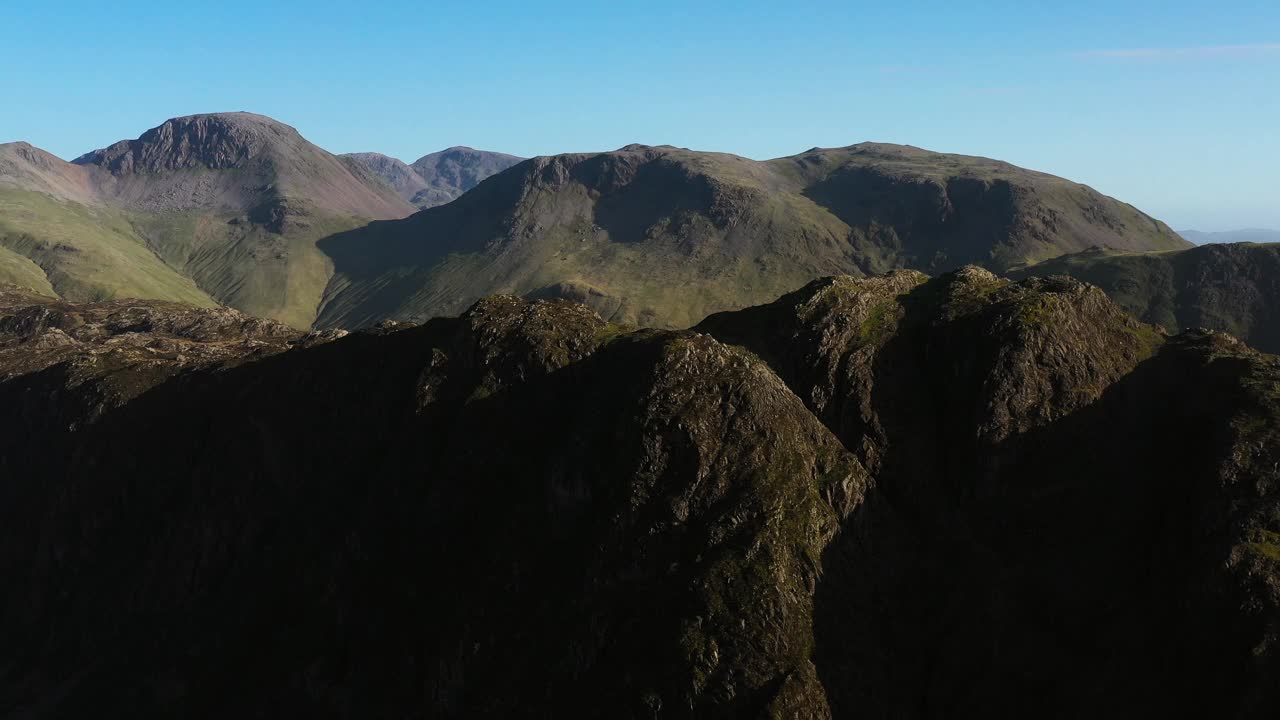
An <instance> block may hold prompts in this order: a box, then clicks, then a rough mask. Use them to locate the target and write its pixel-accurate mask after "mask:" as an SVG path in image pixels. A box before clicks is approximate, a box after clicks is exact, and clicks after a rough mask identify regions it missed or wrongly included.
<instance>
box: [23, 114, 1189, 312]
mask: <svg viewBox="0 0 1280 720" xmlns="http://www.w3.org/2000/svg"><path fill="white" fill-rule="evenodd" d="M422 207H425V208H427V209H425V210H421V211H419V209H420V208H422ZM1094 245H1100V246H1104V247H1107V248H1110V249H1113V250H1117V251H1157V250H1171V249H1180V248H1183V247H1187V246H1188V245H1189V243H1187V242H1186V241H1185V240H1182V239H1181V238H1179V237H1178V236H1177V235H1176V234H1174V233H1173V232H1172V231H1170V230H1169V229H1168V228H1167V227H1165V226H1164V225H1163V224H1162V223H1160V222H1158V221H1156V220H1154V219H1152V218H1150V217H1148V216H1146V215H1144V214H1143V213H1141V212H1139V211H1138V210H1136V209H1134V208H1132V207H1130V206H1128V205H1126V204H1124V203H1121V202H1119V201H1116V200H1113V199H1111V198H1107V197H1105V196H1103V195H1100V194H1099V193H1097V192H1095V191H1093V190H1091V189H1090V188H1087V187H1085V186H1083V185H1078V184H1076V183H1072V182H1069V181H1066V180H1063V179H1060V178H1055V177H1052V176H1049V175H1045V174H1042V173H1036V172H1032V171H1029V170H1023V169H1021V168H1017V167H1014V166H1012V165H1009V164H1007V163H1002V162H997V161H994V160H986V159H983V158H975V157H966V156H959V155H944V154H939V153H932V152H927V151H924V150H920V149H917V148H912V147H905V146H892V145H877V144H863V145H855V146H851V147H847V148H837V149H816V148H815V149H814V150H811V151H809V152H806V153H801V154H800V155H796V156H794V157H789V158H780V159H777V160H770V161H765V162H759V161H754V160H748V159H746V158H742V157H737V156H733V155H725V154H719V153H705V152H695V151H691V150H684V149H677V148H672V147H647V146H640V145H636V146H628V147H626V148H623V149H621V150H618V151H616V152H606V153H594V154H571V155H557V156H551V157H539V158H534V159H531V160H526V161H519V159H518V158H516V157H514V156H510V155H502V154H499V153H489V152H483V151H476V150H472V149H469V148H462V147H454V148H450V149H448V150H445V151H442V152H439V153H433V154H430V155H427V156H424V157H422V158H420V159H419V160H417V161H416V162H414V163H413V164H412V165H409V164H405V163H403V162H400V161H399V160H395V159H393V158H390V157H387V156H383V155H377V154H374V153H360V154H354V155H343V156H335V155H332V154H330V153H328V152H326V151H325V150H323V149H321V148H319V147H317V146H315V145H314V144H312V143H310V142H308V141H307V140H306V139H304V138H303V137H302V136H301V135H300V134H299V133H298V132H297V131H296V130H294V129H293V128H291V127H289V126H287V125H284V124H282V123H279V122H276V121H274V120H271V119H270V118H265V117H262V116H260V115H253V114H249V113H221V114H211V115H195V116H189V117H183V118H175V119H173V120H169V121H167V122H165V123H163V124H161V125H160V126H158V127H156V128H154V129H152V130H149V131H147V132H146V133H144V134H143V135H142V136H141V137H139V138H138V139H136V140H127V141H122V142H119V143H116V144H114V145H111V146H109V147H107V148H105V149H102V150H98V151H95V152H91V153H89V154H87V155H85V156H83V157H81V158H79V159H77V160H76V161H75V162H74V163H67V162H63V161H62V160H60V159H58V158H56V157H54V156H52V155H49V154H48V153H44V152H43V151H40V150H38V149H36V148H32V147H31V146H29V145H25V144H22V143H13V144H9V145H0V281H7V282H12V283H15V284H18V285H22V286H25V287H28V288H31V289H33V290H35V291H37V292H40V293H43V294H46V295H50V296H56V297H59V298H62V299H66V300H73V301H84V300H99V299H113V298H126V297H135V298H144V299H156V300H176V301H181V302H187V303H192V304H196V305H204V306H216V305H224V306H229V307H232V308H236V309H238V310H241V311H243V312H247V313H249V314H252V315H255V316H261V317H269V318H273V319H277V320H280V321H283V322H286V323H288V324H290V325H292V326H294V327H297V328H299V329H305V328H310V327H313V326H314V327H339V326H342V327H358V326H364V325H369V324H373V323H377V322H380V321H382V320H387V319H394V320H406V319H412V320H421V319H425V318H429V317H432V316H436V315H450V314H456V313H458V312H461V311H462V310H464V309H465V308H466V307H467V306H468V305H470V304H471V303H472V302H474V301H475V300H476V299H478V298H480V297H483V296H486V295H490V294H493V293H512V294H516V295H520V296H526V297H531V298H549V297H564V298H570V299H576V300H580V301H583V302H586V303H588V304H589V305H590V306H591V307H593V308H594V309H595V310H597V311H598V312H600V313H601V314H602V315H604V316H605V317H606V318H607V319H610V320H617V321H626V322H633V323H638V324H643V325H650V326H657V327H687V326H690V325H692V324H694V323H696V322H698V321H699V320H701V319H702V318H703V317H705V316H707V315H708V314H710V313H713V312H718V311H721V310H730V309H736V308H741V307H745V306H749V305H754V304H757V303H761V302H765V301H768V300H769V299H770V298H773V297H776V296H778V295H780V294H781V293H783V292H787V291H789V290H791V289H793V288H795V287H797V286H799V285H803V284H804V283H806V282H809V281H810V280H813V279H814V278H817V277H821V276H824V275H832V274H850V275H855V276H864V275H874V274H877V273H880V272H884V271H886V270H890V269H894V268H911V269H917V270H921V271H923V272H926V273H931V274H933V273H939V272H945V271H947V270H950V269H954V268H957V267H960V266H962V265H965V264H970V263H974V264H979V265H982V266H984V267H987V268H990V269H992V270H996V271H1003V270H1005V269H1007V268H1009V267H1013V266H1017V265H1023V264H1026V263H1030V262H1036V261H1040V260H1045V259H1050V258H1054V257H1057V256H1059V255H1063V254H1066V253H1072V252H1077V251H1081V250H1084V249H1086V248H1089V247H1092V246H1094Z"/></svg>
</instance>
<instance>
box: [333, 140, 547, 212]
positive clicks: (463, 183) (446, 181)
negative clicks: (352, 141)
mask: <svg viewBox="0 0 1280 720" xmlns="http://www.w3.org/2000/svg"><path fill="white" fill-rule="evenodd" d="M341 157H342V159H343V160H345V161H349V162H354V163H357V164H359V165H361V166H363V167H365V168H366V169H367V170H368V171H369V172H372V173H373V174H375V175H377V176H378V177H380V178H382V179H383V180H384V181H386V183H387V184H389V185H390V186H391V187H393V188H394V189H395V191H396V194H398V195H399V196H400V197H401V198H403V199H404V200H407V201H409V202H410V203H413V205H414V206H415V207H419V208H429V207H435V206H437V205H444V204H446V203H449V202H452V201H453V200H455V199H457V198H458V196H459V195H461V194H462V193H464V192H466V191H468V190H470V189H471V188H473V187H475V186H476V185H479V184H480V181H481V180H484V179H485V178H487V177H489V176H490V175H495V174H497V173H499V172H502V171H503V170H506V169H507V168H509V167H511V166H512V165H515V164H516V163H518V162H520V161H521V160H523V159H524V158H518V157H516V156H515V155H506V154H503V153H496V152H487V151H484V150H474V149H472V148H469V147H461V146H459V147H451V148H448V149H446V150H441V151H440V152H435V153H431V154H430V155H424V156H422V157H420V158H418V159H417V160H415V161H414V162H413V164H412V165H408V164H405V163H404V162H403V161H400V160H397V159H395V158H393V157H387V156H386V155H382V154H380V153H351V154H348V155H343V156H341Z"/></svg>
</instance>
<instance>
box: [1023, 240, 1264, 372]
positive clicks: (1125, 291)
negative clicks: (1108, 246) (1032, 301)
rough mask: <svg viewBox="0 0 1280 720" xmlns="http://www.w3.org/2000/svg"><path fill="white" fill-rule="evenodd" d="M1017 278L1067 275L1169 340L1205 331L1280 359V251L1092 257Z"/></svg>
mask: <svg viewBox="0 0 1280 720" xmlns="http://www.w3.org/2000/svg"><path fill="white" fill-rule="evenodd" d="M1016 274H1017V275H1023V276H1029V275H1056V274H1061V275H1071V276H1073V277H1077V278H1080V279H1081V280H1084V281H1086V282H1089V283H1093V284H1095V285H1097V286H1099V287H1101V288H1102V289H1103V290H1105V291H1106V292H1107V294H1108V295H1110V296H1111V299H1112V300H1115V301H1116V303H1118V304H1119V305H1120V306H1121V307H1123V308H1124V309H1125V310H1127V311H1129V312H1130V313H1132V314H1133V315H1134V316H1135V317H1138V318H1141V319H1142V320H1144V321H1146V322H1150V323H1156V324H1159V325H1163V326H1164V327H1165V328H1167V329H1169V330H1170V331H1172V332H1176V331H1178V330H1180V329H1182V328H1196V327H1203V328H1209V329H1212V330H1220V331H1223V332H1228V333H1231V334H1232V335H1235V336H1237V337H1239V338H1242V339H1243V340H1245V341H1246V342H1248V343H1249V344H1250V345H1252V346H1254V347H1256V348H1258V349H1260V350H1263V351H1265V352H1270V353H1277V352H1280V245H1255V244H1252V243H1240V244H1213V245H1205V246H1202V247H1197V248H1193V249H1190V250H1184V251H1180V252H1167V253H1146V254H1125V253H1116V252H1111V251H1106V250H1102V249H1094V250H1090V251H1087V252H1082V253H1077V254H1073V255H1067V256H1064V257H1061V258H1057V259H1055V260H1051V261H1048V262H1044V263H1040V264H1037V265H1032V266H1030V267H1027V268H1024V269H1021V270H1019V271H1017V273H1016Z"/></svg>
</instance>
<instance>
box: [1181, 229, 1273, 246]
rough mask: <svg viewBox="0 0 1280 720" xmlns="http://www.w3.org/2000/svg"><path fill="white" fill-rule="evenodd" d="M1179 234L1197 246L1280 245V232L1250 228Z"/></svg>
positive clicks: (1185, 231)
mask: <svg viewBox="0 0 1280 720" xmlns="http://www.w3.org/2000/svg"><path fill="white" fill-rule="evenodd" d="M1178 234H1179V235H1181V236H1182V237H1184V238H1186V239H1188V240H1190V241H1191V242H1193V243H1195V244H1197V245H1205V244H1207V243H1244V242H1251V243H1280V230H1264V229H1262V228H1248V229H1245V230H1227V231H1223V232H1200V231H1199V230H1179V231H1178Z"/></svg>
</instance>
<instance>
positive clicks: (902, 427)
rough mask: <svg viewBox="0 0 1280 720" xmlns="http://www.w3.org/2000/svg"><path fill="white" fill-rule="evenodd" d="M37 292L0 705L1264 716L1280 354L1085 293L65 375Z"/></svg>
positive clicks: (1271, 704) (1275, 594) (497, 307)
mask: <svg viewBox="0 0 1280 720" xmlns="http://www.w3.org/2000/svg"><path fill="white" fill-rule="evenodd" d="M485 187H487V184H486V185H482V187H481V190H484V188H485ZM454 205H458V203H455V204H454ZM33 302H34V303H35V305H34V306H32V305H30V303H33ZM44 307H47V304H46V303H43V302H42V301H38V300H32V299H31V298H30V297H29V296H24V297H19V298H17V299H14V300H12V301H6V302H0V378H3V380H0V463H4V465H3V466H2V468H0V469H3V470H5V471H7V473H6V474H7V476H8V477H11V478H13V479H14V480H13V481H12V482H9V483H6V484H5V485H4V486H3V487H2V488H0V492H3V493H4V495H3V497H0V500H3V502H0V514H2V515H0V561H2V562H4V563H5V566H6V567H8V568H12V570H11V571H10V574H11V577H12V578H13V579H14V584H15V587H17V588H21V589H22V590H20V591H19V592H16V593H12V594H10V595H9V596H8V597H7V598H6V599H5V601H4V604H3V605H0V647H3V648H5V649H6V652H7V653H9V655H8V656H6V657H4V658H3V660H4V662H0V708H4V709H5V710H6V711H8V712H10V713H15V712H21V711H28V712H32V713H36V714H50V715H53V714H57V715H66V714H72V715H74V714H84V713H85V712H94V713H98V714H103V713H106V714H112V712H113V711H115V710H117V709H119V710H124V709H126V708H127V709H128V711H129V712H133V713H135V714H138V713H140V714H157V713H159V714H174V715H184V716H192V715H194V716H219V717H221V716H228V715H243V714H254V713H260V712H263V711H264V708H270V709H271V710H272V711H274V712H275V713H276V714H286V715H298V714H304V715H308V716H322V717H330V716H335V717H336V716H350V715H359V716H397V717H403V716H419V717H512V716H539V717H541V716H547V715H553V714H554V715H567V716H602V717H636V718H640V717H645V718H649V717H653V716H654V715H659V716H673V717H802V718H803V717H808V718H826V717H867V716H870V717H905V718H913V717H955V716H970V715H973V716H978V715H982V716H996V717H999V716H1007V717H1027V716H1031V717H1043V716H1049V717H1059V716H1061V717H1080V716H1085V715H1088V716H1103V717H1112V716H1114V717H1129V716H1132V715H1134V714H1158V715H1177V716H1214V717H1259V718H1261V717H1271V716H1274V714H1275V711H1276V710H1277V707H1280V687H1278V686H1277V683H1276V678H1277V677H1280V666H1278V664H1280V661H1278V660H1277V656H1276V652H1275V641H1276V632H1277V627H1280V581H1278V578H1280V498H1278V497H1277V495H1276V493H1277V490H1278V489H1280V475H1278V474H1277V471H1276V467H1277V465H1276V463H1277V461H1280V367H1278V366H1277V365H1276V363H1275V361H1274V359H1273V358H1269V357H1267V356H1263V355H1259V354H1257V353H1255V352H1253V351H1251V350H1249V349H1248V348H1247V347H1245V346H1243V345H1242V344H1241V343H1239V342H1238V341H1235V340H1233V339H1231V338H1229V337H1227V336H1224V335H1219V334H1205V333H1188V334H1184V335H1182V336H1178V337H1176V338H1167V337H1165V336H1163V335H1162V334H1161V333H1159V332H1157V331H1156V330H1155V329H1153V328H1151V327H1149V326H1146V325H1143V324H1141V323H1138V322H1136V321H1134V320H1133V319H1132V318H1130V317H1129V316H1127V315H1126V314H1125V313H1124V312H1123V311H1121V310H1120V309H1119V308H1117V307H1116V306H1115V305H1114V304H1113V303H1111V302H1110V301H1109V300H1108V299H1107V298H1106V296H1105V295H1104V294H1103V293H1101V292H1100V291H1099V290H1097V289H1096V288H1091V287H1089V286H1086V285H1083V284H1082V283H1079V282H1076V281H1073V280H1070V279H1061V278H1059V279H1051V280H1044V279H1031V280H1026V281H1023V282H1020V283H1010V282H1008V281H1005V280H1001V279H999V278H996V277H995V276H993V275H991V274H990V273H987V272H985V271H982V270H979V269H976V268H967V269H964V270H962V271H960V272H958V273H955V274H951V275H948V276H945V277H943V278H939V279H935V280H927V279H926V278H924V277H923V276H921V275H920V274H918V273H912V272H899V273H895V274H892V275H888V276H883V277H874V278H864V279H855V278H850V277H837V278H831V279H827V280H822V281H818V282H815V283H813V284H811V285H809V286H807V287H805V288H804V289H802V290H800V291H797V292H794V293H792V294H789V295H787V296H785V297H783V298H782V299H780V300H778V301H776V302H774V303H772V304H770V305H766V306H761V307H757V308H752V309H749V310H745V311H740V312H735V313H725V314H720V315H716V316H713V317H712V318H709V319H708V320H707V321H706V322H704V323H703V324H702V325H700V326H699V328H698V330H697V331H684V332H669V331H654V330H647V331H630V330H628V329H627V328H624V327H620V326H617V325H611V324H608V323H606V322H605V321H603V320H602V319H601V318H599V317H598V316H597V315H595V314H594V313H592V312H590V311H589V310H588V309H586V308H584V307H581V306H578V305H573V304H570V303H565V302H563V301H541V302H534V303H530V302H526V301H522V300H518V299H516V298H512V297H496V298H488V299H485V300H483V301H481V302H479V303H477V304H476V305H475V306H474V307H472V308H471V309H470V310H469V311H468V312H467V313H466V314H465V315H464V316H462V317H461V318H457V319H439V320H433V321H431V322H429V323H427V324H425V325H423V326H420V327H412V328H408V329H403V330H399V331H389V330H387V329H380V330H378V331H376V332H369V333H358V334H355V335H351V336H348V337H345V338H342V339H340V340H337V341H336V342H328V343H323V344H320V345H318V346H316V347H309V348H303V347H297V346H299V345H305V344H308V343H314V342H317V341H319V340H320V339H311V340H298V339H296V338H295V339H292V340H289V341H286V344H287V343H290V342H291V343H293V345H294V346H295V349H293V350H287V351H283V347H282V346H281V344H280V343H279V342H277V341H265V340H264V341H263V342H264V343H265V344H266V346H267V349H266V350H265V351H264V352H263V353H262V355H265V357H262V358H260V359H257V360H256V361H253V362H244V360H246V359H248V358H246V357H245V356H244V355H242V354H240V353H241V352H242V351H236V352H232V353H229V354H227V355H224V356H223V357H222V358H221V359H220V360H214V361H212V362H197V363H195V364H193V365H191V366H184V365H180V364H175V359H174V357H175V356H173V355H163V354H162V355H160V356H158V357H157V358H155V359H151V358H148V357H146V356H145V355H139V356H132V358H131V359H130V358H129V357H126V358H125V360H124V361H122V362H119V363H104V362H97V363H87V362H80V361H78V360H77V358H80V357H83V354H84V353H101V352H103V350H104V348H105V346H106V344H108V343H111V342H117V343H118V342H122V340H123V339H125V338H127V339H128V342H129V343H131V344H132V346H137V345H139V344H141V345H144V346H145V345H147V344H148V343H150V342H152V341H153V340H152V338H153V336H160V337H157V338H156V339H157V340H159V339H164V340H166V341H169V342H172V340H169V339H168V338H165V337H163V336H165V335H166V334H168V335H172V334H173V330H172V329H171V328H179V327H188V326H189V325H190V323H189V322H188V323H166V322H164V321H163V320H162V319H161V318H153V319H152V320H150V321H149V322H150V324H151V326H150V327H144V326H141V325H131V324H126V327H127V328H128V331H127V332H122V331H125V329H126V328H119V329H117V330H116V331H113V332H112V333H108V334H107V336H105V337H101V338H99V339H97V340H94V339H93V338H92V337H91V336H86V338H85V339H82V340H80V342H83V343H87V344H88V345H87V347H80V348H77V349H74V350H73V351H69V354H67V355H56V356H50V355H48V353H50V352H53V351H51V350H45V349H43V348H45V347H46V346H49V345H51V344H52V343H54V342H55V340H56V338H57V337H58V336H57V335H56V334H53V333H52V331H51V330H50V329H47V328H52V329H59V328H61V327H64V326H66V325H67V323H62V322H47V323H45V322H44V321H40V322H33V320H31V319H29V318H43V317H47V315H45V314H44V312H43V310H42V308H44ZM33 308H34V309H33ZM62 312H65V313H69V314H78V315H80V316H82V317H85V316H88V317H98V316H101V315H102V314H103V313H104V312H105V311H104V310H101V309H96V308H95V307H90V308H87V309H64V310H62ZM196 312H197V313H198V312H200V311H196ZM110 314H111V313H110V312H106V315H107V316H110ZM95 322H96V321H95ZM41 323H43V324H41ZM218 327H223V326H221V325H219V326H218ZM218 332H222V331H221V330H219V331H218ZM206 337H208V336H206ZM218 337H221V336H218ZM112 338H115V339H114V340H113V339H112ZM713 338H714V339H713ZM252 340H253V337H252V334H251V333H249V334H246V342H245V343H244V344H243V347H244V348H252V347H254V343H253V342H252ZM190 341H191V340H190V339H188V340H186V342H190ZM199 342H213V340H212V339H202V340H199ZM217 342H219V343H224V344H225V343H226V342H227V341H226V340H225V339H224V340H218V341H217ZM723 343H734V344H741V345H742V346H745V348H747V349H748V350H750V352H744V351H743V350H740V349H737V348H734V347H732V346H730V345H726V344H723ZM23 344H27V345H28V346H29V347H30V348H31V349H30V350H29V351H28V352H26V353H25V354H23V355H14V354H9V355H6V354H5V353H4V348H12V347H18V346H21V345H23ZM221 346H223V345H220V347H221ZM233 346H235V347H241V346H238V345H234V344H233ZM57 352H64V351H57ZM190 354H194V351H192V352H191V353H190ZM182 356H183V357H187V356H189V353H187V352H184V353H183V354H182ZM16 357H24V358H29V357H50V358H52V359H51V360H50V361H49V362H46V363H42V364H41V365H39V366H38V367H27V366H23V365H21V364H17V365H15V364H14V358H16ZM113 388H127V389H128V392H123V393H121V392H116V391H114V390H113ZM179 407H181V408H183V409H184V410H185V411H184V412H177V411H176V408H179ZM191 408H199V412H192V411H190V409H191ZM28 429H36V430H28ZM68 678H70V679H69V680H68Z"/></svg>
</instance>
